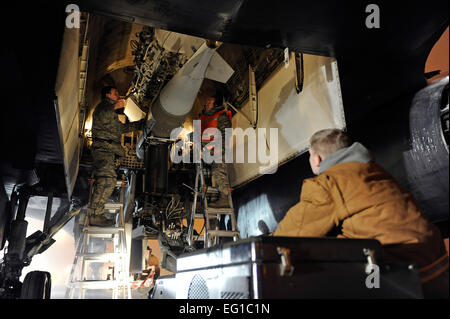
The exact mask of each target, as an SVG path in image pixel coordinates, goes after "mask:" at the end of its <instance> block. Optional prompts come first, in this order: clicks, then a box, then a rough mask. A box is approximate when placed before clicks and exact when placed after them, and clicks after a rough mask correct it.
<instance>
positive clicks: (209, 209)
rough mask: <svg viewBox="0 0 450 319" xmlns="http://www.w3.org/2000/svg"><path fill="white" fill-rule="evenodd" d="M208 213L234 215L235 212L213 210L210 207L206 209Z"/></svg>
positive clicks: (222, 209) (230, 209) (228, 209)
mask: <svg viewBox="0 0 450 319" xmlns="http://www.w3.org/2000/svg"><path fill="white" fill-rule="evenodd" d="M206 212H207V213H208V215H211V214H215V215H232V214H234V210H233V209H232V208H211V207H208V208H207V209H206Z"/></svg>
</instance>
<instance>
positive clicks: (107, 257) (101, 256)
mask: <svg viewBox="0 0 450 319" xmlns="http://www.w3.org/2000/svg"><path fill="white" fill-rule="evenodd" d="M121 255H122V256H121ZM76 257H79V258H80V257H81V258H84V259H85V260H101V261H105V262H110V261H116V260H119V259H121V258H127V257H128V256H127V255H126V254H125V253H86V254H77V255H76Z"/></svg>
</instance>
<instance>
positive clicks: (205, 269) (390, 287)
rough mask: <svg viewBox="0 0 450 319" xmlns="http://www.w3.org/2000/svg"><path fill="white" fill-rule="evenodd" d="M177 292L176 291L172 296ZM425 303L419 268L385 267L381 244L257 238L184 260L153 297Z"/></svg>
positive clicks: (161, 281) (190, 256)
mask: <svg viewBox="0 0 450 319" xmlns="http://www.w3.org/2000/svg"><path fill="white" fill-rule="evenodd" d="M173 290H176V291H173ZM174 296H176V298H182V299H208V298H211V299H273V298H320V299H322V298H332V299H338V298H422V297H423V295H422V288H421V283H420V279H419V276H418V273H417V268H416V267H415V265H414V264H412V263H411V264H408V263H395V264H389V265H388V264H383V263H382V260H381V256H380V243H379V242H378V241H376V240H365V239H337V238H292V237H252V238H248V239H245V240H241V241H238V242H232V243H226V244H224V245H222V246H219V247H215V248H210V249H202V250H199V251H196V252H193V253H189V254H184V255H181V256H180V257H179V258H178V260H177V273H176V276H175V278H173V277H172V278H161V279H160V280H157V282H156V286H155V289H154V291H153V294H152V297H153V298H173V297H174Z"/></svg>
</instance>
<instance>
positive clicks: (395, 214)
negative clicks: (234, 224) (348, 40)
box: [273, 129, 449, 298]
mask: <svg viewBox="0 0 450 319" xmlns="http://www.w3.org/2000/svg"><path fill="white" fill-rule="evenodd" d="M310 145H311V146H310V150H309V153H310V160H309V161H310V165H311V169H312V171H313V172H314V174H316V175H318V176H317V177H315V178H311V179H306V180H305V181H304V182H303V186H302V193H301V195H300V202H299V203H298V204H296V205H295V206H293V207H292V208H291V209H289V211H288V212H287V214H286V216H285V217H284V218H283V220H282V221H281V222H280V224H279V225H278V228H277V230H276V231H275V232H274V233H273V235H274V236H293V237H321V236H326V235H327V234H328V233H329V232H330V231H331V230H333V229H335V227H339V228H340V232H341V234H339V235H338V237H339V238H372V239H376V240H378V241H379V242H380V243H381V245H382V254H383V258H384V260H385V261H386V262H392V261H407V262H410V261H413V262H416V263H417V265H418V267H419V268H420V270H419V272H420V274H421V279H422V283H423V288H424V295H425V297H446V298H448V283H449V280H448V278H449V277H448V257H447V253H446V250H445V247H444V244H443V241H442V238H441V236H440V232H439V229H437V227H435V226H434V225H433V224H431V223H430V222H429V221H428V220H427V219H426V218H425V217H424V216H423V215H422V213H421V211H420V209H419V207H418V205H417V203H416V201H415V199H414V197H413V196H412V195H411V194H410V193H409V192H408V191H406V190H405V189H403V188H402V187H401V186H400V185H399V184H398V183H397V182H396V181H395V180H394V178H393V177H392V176H391V175H390V174H389V173H388V172H386V171H385V170H384V169H383V168H382V167H380V166H379V165H377V164H376V163H375V162H374V161H373V158H372V156H371V154H370V152H369V151H368V150H367V149H366V148H365V147H364V146H363V145H361V144H360V143H353V144H352V143H351V142H350V139H349V137H348V136H347V135H346V134H345V133H344V132H343V131H341V130H337V129H328V130H322V131H319V132H317V133H315V134H314V135H313V136H312V137H311V140H310Z"/></svg>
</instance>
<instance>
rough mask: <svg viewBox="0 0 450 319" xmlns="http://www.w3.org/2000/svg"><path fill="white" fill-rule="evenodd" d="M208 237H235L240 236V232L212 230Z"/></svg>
mask: <svg viewBox="0 0 450 319" xmlns="http://www.w3.org/2000/svg"><path fill="white" fill-rule="evenodd" d="M208 235H212V236H215V237H234V236H239V232H238V231H228V230H210V231H208Z"/></svg>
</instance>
